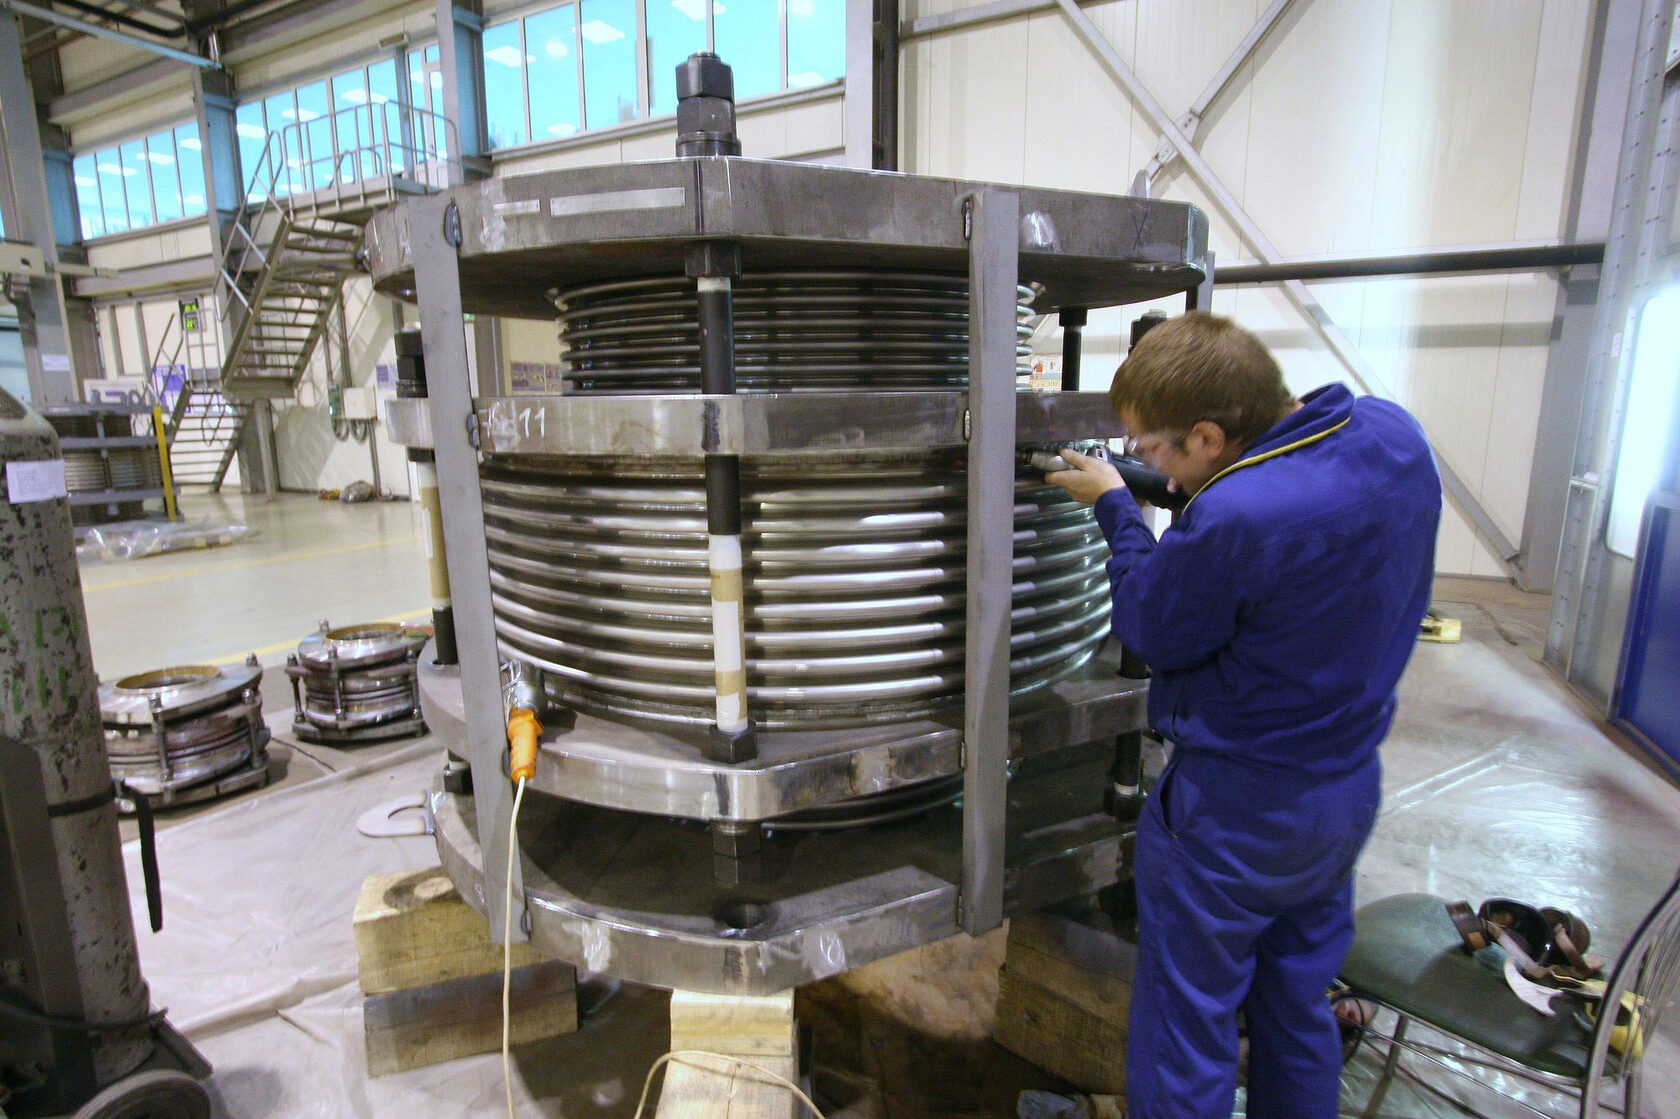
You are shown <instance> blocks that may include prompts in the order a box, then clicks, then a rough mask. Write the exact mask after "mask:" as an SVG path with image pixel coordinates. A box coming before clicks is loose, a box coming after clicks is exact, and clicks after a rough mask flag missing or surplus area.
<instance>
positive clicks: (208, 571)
mask: <svg viewBox="0 0 1680 1119" xmlns="http://www.w3.org/2000/svg"><path fill="white" fill-rule="evenodd" d="M418 539H419V537H418V536H416V537H413V538H412V539H410V540H373V541H369V542H368V543H365V544H346V545H344V547H342V548H317V549H315V550H313V551H308V552H282V553H280V554H279V555H277V556H266V557H264V558H263V559H253V560H243V561H241V562H239V563H222V564H217V565H215V566H213V567H194V568H192V569H191V570H189V571H171V572H167V573H165V574H162V575H142V576H140V577H139V578H136V579H119V580H117V581H116V582H114V583H87V582H85V581H84V582H83V584H82V590H83V591H84V592H86V591H109V590H115V589H116V588H118V587H138V586H140V585H142V584H145V583H165V582H168V581H169V580H171V579H197V578H202V577H203V576H205V575H213V574H218V573H220V572H223V571H243V570H245V569H246V568H251V567H262V566H264V565H265V564H271V563H288V562H290V561H292V560H300V559H317V558H319V557H321V556H338V555H343V554H344V553H346V552H364V551H367V550H368V549H369V548H388V547H391V546H392V545H394V544H401V545H404V546H407V545H409V544H411V543H413V542H415V541H417V540H418Z"/></svg>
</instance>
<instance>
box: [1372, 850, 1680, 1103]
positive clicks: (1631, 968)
mask: <svg viewBox="0 0 1680 1119" xmlns="http://www.w3.org/2000/svg"><path fill="white" fill-rule="evenodd" d="M1354 922H1355V926H1356V934H1355V938H1354V945H1353V950H1352V951H1351V952H1349V954H1348V959H1347V963H1346V964H1345V965H1344V966H1343V968H1342V979H1343V981H1344V982H1345V983H1346V984H1347V986H1348V987H1349V988H1350V989H1351V992H1352V993H1353V994H1354V995H1355V996H1357V997H1359V998H1361V999H1366V1000H1369V1001H1372V1002H1375V1003H1379V1004H1381V1005H1383V1006H1386V1007H1388V1008H1390V1009H1391V1010H1393V1011H1394V1012H1395V1013H1396V1015H1397V1018H1396V1022H1395V1026H1394V1030H1393V1032H1392V1034H1391V1035H1389V1037H1388V1041H1389V1043H1390V1044H1389V1047H1388V1055H1387V1058H1386V1060H1385V1061H1384V1064H1383V1070H1382V1076H1381V1078H1380V1079H1379V1080H1378V1081H1377V1085H1376V1087H1375V1089H1373V1091H1372V1093H1371V1099H1370V1102H1369V1103H1368V1104H1367V1105H1366V1110H1365V1114H1366V1115H1367V1116H1374V1115H1376V1114H1377V1109H1378V1108H1379V1107H1380V1106H1381V1104H1382V1101H1383V1097H1384V1096H1385V1095H1386V1093H1387V1091H1388V1086H1389V1084H1390V1082H1391V1081H1392V1080H1393V1078H1394V1075H1395V1073H1396V1072H1397V1071H1400V1066H1399V1057H1400V1054H1401V1052H1402V1050H1405V1051H1409V1052H1412V1053H1415V1054H1417V1055H1418V1056H1420V1057H1422V1058H1423V1059H1424V1060H1425V1061H1426V1062H1428V1067H1429V1068H1438V1069H1441V1070H1444V1071H1448V1072H1454V1073H1457V1072H1459V1070H1458V1069H1455V1068H1452V1067H1451V1066H1449V1065H1447V1064H1445V1063H1443V1062H1442V1061H1440V1060H1439V1059H1438V1057H1437V1056H1436V1055H1435V1051H1434V1050H1433V1048H1432V1047H1430V1046H1422V1045H1418V1044H1416V1043H1415V1042H1412V1041H1408V1040H1407V1038H1406V1028H1407V1026H1408V1024H1409V1023H1410V1022H1411V1021H1412V1020H1414V1019H1415V1020H1416V1021H1419V1022H1422V1023H1424V1024H1425V1025H1428V1026H1430V1027H1432V1028H1433V1029H1435V1030H1437V1031H1440V1032H1441V1033H1443V1034H1447V1035H1450V1036H1451V1037H1453V1038H1455V1039H1457V1040H1459V1041H1462V1042H1467V1043H1469V1044H1470V1045H1473V1046H1475V1047H1476V1048H1478V1049H1481V1050H1485V1051H1487V1052H1488V1053H1490V1054H1493V1057H1492V1058H1491V1059H1490V1061H1489V1062H1488V1063H1489V1064H1490V1065H1492V1066H1493V1067H1495V1068H1498V1069H1500V1070H1502V1071H1506V1072H1510V1073H1514V1074H1516V1075H1518V1076H1522V1077H1525V1078H1527V1079H1529V1080H1532V1081H1534V1082H1537V1083H1539V1084H1542V1085H1544V1086H1546V1087H1550V1088H1554V1089H1558V1090H1561V1091H1565V1092H1571V1093H1574V1094H1577V1095H1578V1096H1579V1098H1580V1114H1581V1116H1582V1117H1583V1119H1584V1117H1587V1116H1595V1117H1596V1116H1597V1115H1598V1114H1599V1102H1598V1101H1599V1095H1600V1092H1601V1090H1602V1089H1603V1087H1604V1086H1605V1084H1606V1083H1610V1082H1616V1081H1619V1082H1620V1083H1621V1086H1622V1095H1623V1099H1624V1103H1625V1111H1623V1112H1622V1114H1625V1115H1627V1116H1630V1117H1632V1116H1637V1115H1639V1113H1640V1112H1639V1104H1640V1089H1641V1085H1640V1057H1641V1056H1642V1052H1640V1053H1624V1052H1621V1051H1620V1050H1621V1049H1622V1048H1626V1046H1625V1045H1624V1044H1622V1042H1623V1041H1625V1037H1626V1034H1627V1031H1626V1030H1625V1029H1624V1030H1622V1031H1620V1036H1617V1037H1613V1036H1612V1035H1613V1034H1614V1033H1615V1032H1616V1031H1614V1029H1613V1025H1614V1020H1613V1016H1610V1015H1600V1016H1599V1018H1600V1020H1599V1022H1598V1023H1596V1024H1594V1025H1592V1026H1590V1027H1589V1026H1586V1025H1584V1024H1582V1023H1581V1022H1580V1021H1578V1020H1577V1017H1576V1015H1575V1014H1574V1013H1572V1012H1571V1009H1570V1007H1571V1004H1572V1003H1573V1002H1574V1000H1563V999H1559V1000H1558V1002H1557V1006H1558V1008H1559V1013H1558V1014H1557V1015H1556V1016H1555V1017H1551V1018H1547V1017H1545V1016H1543V1015H1541V1014H1539V1013H1538V1012H1537V1011H1535V1010H1534V1009H1533V1008H1532V1007H1529V1006H1527V1005H1525V1004H1524V1003H1523V1002H1522V1001H1521V1000H1520V999H1518V998H1517V996H1516V995H1515V994H1513V993H1512V992H1511V989H1510V988H1509V987H1508V986H1506V984H1505V980H1504V977H1503V976H1501V975H1500V974H1499V973H1498V972H1495V971H1492V970H1490V969H1489V968H1486V967H1483V966H1482V965H1481V964H1479V963H1477V962H1476V961H1475V960H1473V959H1471V957H1470V956H1469V954H1468V953H1467V952H1466V951H1465V950H1464V948H1463V946H1462V942H1461V941H1460V939H1459V935H1458V931H1457V930H1456V929H1454V928H1453V924H1452V920H1451V919H1450V918H1449V917H1448V916H1447V911H1446V899H1444V898H1438V897H1433V896H1431V895H1429V894H1400V895H1397V896H1395V897H1388V898H1383V899H1382V900H1380V901H1376V902H1372V903H1371V904H1370V905H1366V906H1364V907H1362V908H1361V909H1360V910H1359V912H1358V913H1357V914H1355V917H1354ZM1594 947H1595V948H1598V947H1599V946H1598V945H1594ZM1600 951H1603V949H1600ZM1606 975H1607V980H1608V983H1607V986H1606V989H1605V1005H1607V1006H1615V1005H1618V1004H1619V1003H1620V1002H1621V1000H1622V996H1623V995H1624V994H1625V993H1627V992H1632V993H1633V994H1634V995H1635V996H1637V998H1639V999H1641V1000H1643V1001H1642V1002H1641V1003H1640V1006H1641V1012H1640V1022H1639V1033H1640V1036H1641V1039H1642V1042H1643V1044H1642V1045H1641V1046H1638V1047H1636V1048H1637V1049H1639V1050H1642V1049H1643V1048H1644V1046H1648V1045H1649V1044H1651V1043H1652V1042H1653V1041H1654V1039H1655V1034H1656V1029H1657V1025H1658V1022H1659V1019H1660V1017H1661V1014H1662V1011H1663V1009H1664V1008H1665V1007H1666V1006H1667V1004H1668V1003H1669V1002H1671V1001H1672V1000H1673V998H1674V994H1675V986H1676V980H1677V979H1680V876H1677V877H1676V878H1675V880H1674V881H1673V882H1672V883H1670V884H1669V886H1668V888H1667V890H1665V891H1664V893H1663V895H1662V897H1661V898H1659V899H1658V901H1657V903H1656V905H1655V906H1653V907H1652V909H1651V911H1650V912H1649V913H1647V914H1646V916H1645V918H1644V920H1643V921H1642V922H1641V923H1640V925H1639V927H1638V929H1637V930H1636V931H1635V933H1634V935H1633V937H1632V938H1631V939H1630V941H1629V942H1628V945H1627V947H1626V948H1625V949H1623V950H1622V952H1621V954H1620V956H1618V957H1617V958H1616V960H1615V962H1614V964H1611V965H1609V966H1608V968H1607V972H1606ZM1371 1032H1373V1033H1374V1031H1371ZM1613 1041H1615V1042H1617V1045H1616V1046H1615V1047H1613V1046H1612V1042H1613ZM1404 1071H1405V1072H1406V1073H1407V1075H1408V1076H1409V1077H1410V1078H1411V1079H1413V1080H1414V1081H1417V1082H1418V1083H1419V1084H1420V1085H1421V1086H1422V1087H1424V1088H1425V1089H1431V1085H1430V1084H1429V1083H1428V1082H1427V1081H1426V1080H1424V1079H1423V1078H1422V1076H1421V1075H1420V1074H1419V1073H1418V1072H1416V1071H1414V1070H1412V1069H1410V1068H1408V1069H1406V1070H1404Z"/></svg>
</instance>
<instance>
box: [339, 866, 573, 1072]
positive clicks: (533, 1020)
mask: <svg viewBox="0 0 1680 1119" xmlns="http://www.w3.org/2000/svg"><path fill="white" fill-rule="evenodd" d="M355 936H356V959H357V965H358V973H359V975H360V979H361V987H362V993H363V994H364V995H366V996H367V997H366V998H365V999H363V1000H362V1025H363V1032H364V1034H365V1037H366V1041H367V1064H368V1075H370V1076H385V1075H387V1074H389V1073H393V1072H401V1071H403V1070H405V1069H411V1068H419V1067H421V1066H423V1065H431V1064H436V1063H437V1062H439V1061H447V1060H452V1059H453V1058H456V1057H465V1056H470V1055H472V1054H475V1053H490V1052H494V1051H496V1050H498V1049H500V1048H501V1045H502V949H501V947H500V946H499V945H495V944H491V943H490V929H489V926H488V924H486V922H485V920H484V918H483V917H481V916H480V915H479V914H478V913H477V912H476V911H474V910H473V909H472V908H471V907H469V906H468V905H467V903H466V902H464V901H462V900H461V897H460V895H459V894H457V893H456V892H455V887H454V884H453V883H451V882H450V881H449V878H448V877H447V876H446V875H445V874H444V873H443V870H442V869H441V868H438V867H433V868H431V869H429V870H420V871H403V872H400V873H397V874H378V875H374V876H373V877H371V878H368V879H365V880H364V881H363V883H362V892H361V896H360V898H358V900H357V902H356V915H355ZM508 1002H509V1009H510V1014H509V1024H510V1031H509V1032H510V1036H511V1040H512V1041H513V1043H514V1044H524V1043H525V1042H530V1041H537V1040H540V1039H542V1038H547V1037H556V1036H558V1035H560V1034H566V1033H571V1032H572V1031H574V1030H576V1029H577V969H576V968H574V967H572V966H571V965H570V964H567V963H562V962H561V961H559V960H551V959H549V958H547V957H546V956H544V955H542V954H541V953H540V952H538V951H536V950H535V949H534V948H532V947H531V946H530V945H529V944H515V945H514V946H513V974H512V979H511V982H510V984H509V997H508Z"/></svg>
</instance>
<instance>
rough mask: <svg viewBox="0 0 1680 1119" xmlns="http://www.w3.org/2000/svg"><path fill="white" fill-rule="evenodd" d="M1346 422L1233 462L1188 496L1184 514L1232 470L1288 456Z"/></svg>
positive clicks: (1344, 422) (1332, 431)
mask: <svg viewBox="0 0 1680 1119" xmlns="http://www.w3.org/2000/svg"><path fill="white" fill-rule="evenodd" d="M1352 418H1353V417H1352V416H1349V417H1348V419H1352ZM1347 422H1348V421H1347V420H1343V421H1342V422H1341V423H1339V424H1336V425H1334V426H1333V427H1327V428H1325V429H1324V430H1323V431H1320V432H1316V433H1314V434H1312V435H1309V436H1307V437H1306V438H1305V439H1297V440H1295V442H1293V443H1285V444H1284V445H1283V446H1281V447H1273V448H1272V449H1271V450H1269V451H1267V452H1265V453H1264V454H1259V455H1255V456H1254V457H1253V458H1240V459H1238V460H1237V461H1236V462H1233V463H1232V464H1231V465H1230V466H1227V467H1226V468H1225V469H1224V470H1221V471H1220V472H1219V473H1217V474H1215V475H1214V476H1213V477H1211V478H1209V479H1208V480H1207V484H1206V485H1204V486H1202V488H1201V489H1199V490H1197V491H1196V492H1195V493H1193V494H1191V495H1190V500H1189V501H1186V502H1185V503H1184V512H1186V513H1188V512H1190V506H1192V505H1194V504H1195V503H1196V499H1197V498H1198V497H1200V496H1202V494H1204V493H1206V492H1207V488H1208V486H1211V485H1213V484H1214V483H1215V482H1217V481H1219V479H1221V478H1223V477H1225V475H1227V474H1229V473H1231V472H1232V471H1233V470H1241V469H1242V468H1243V467H1245V466H1253V465H1254V464H1255V463H1257V462H1265V461H1266V460H1267V459H1269V458H1277V457H1278V456H1279V455H1285V454H1288V453H1289V452H1290V451H1293V450H1296V449H1297V448H1300V447H1305V446H1306V445H1307V444H1308V443H1316V442H1318V441H1319V440H1320V439H1323V438H1324V437H1325V436H1327V435H1332V434H1334V433H1335V432H1338V431H1340V430H1341V429H1342V428H1344V427H1346V426H1347Z"/></svg>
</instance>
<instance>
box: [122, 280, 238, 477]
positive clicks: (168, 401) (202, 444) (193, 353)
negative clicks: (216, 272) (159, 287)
mask: <svg viewBox="0 0 1680 1119" xmlns="http://www.w3.org/2000/svg"><path fill="white" fill-rule="evenodd" d="M206 302H207V301H206V300H203V299H201V300H200V316H201V317H200V320H199V321H200V323H201V324H202V323H206V322H207V321H208V320H207V318H206V317H205V313H206V312H207V311H208V310H209V308H208V307H207V306H206V305H205V304H206ZM221 366H222V359H221V346H220V344H219V339H218V338H217V335H216V331H215V330H214V329H208V330H206V329H200V328H197V327H195V326H190V325H188V324H184V323H183V322H182V320H181V317H180V316H179V315H171V316H170V319H169V325H168V326H167V327H166V328H165V329H164V333H163V337H162V338H161V339H160V341H159V343H158V348H157V350H156V352H154V353H153V355H152V364H151V375H150V376H149V377H148V378H147V379H146V388H145V394H144V395H145V398H146V402H147V403H149V404H155V405H158V406H159V407H160V408H161V409H162V411H163V422H164V436H165V439H166V442H167V444H168V447H169V462H170V470H171V473H172V474H173V475H174V479H175V483H176V485H178V486H180V485H206V486H209V487H210V489H211V491H212V492H214V491H216V490H219V489H221V488H222V482H223V481H224V480H225V479H226V478H227V472H228V467H229V465H230V464H232V462H233V456H234V454H235V452H237V451H238V449H239V440H240V437H241V436H242V435H243V433H244V427H245V419H246V417H247V416H249V415H250V413H251V405H250V404H249V403H248V402H246V401H239V400H229V399H227V398H226V397H225V396H223V395H222V391H221V372H220V371H221Z"/></svg>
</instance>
